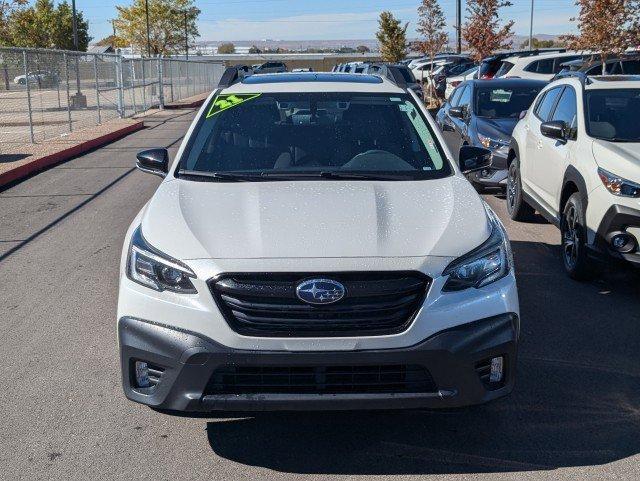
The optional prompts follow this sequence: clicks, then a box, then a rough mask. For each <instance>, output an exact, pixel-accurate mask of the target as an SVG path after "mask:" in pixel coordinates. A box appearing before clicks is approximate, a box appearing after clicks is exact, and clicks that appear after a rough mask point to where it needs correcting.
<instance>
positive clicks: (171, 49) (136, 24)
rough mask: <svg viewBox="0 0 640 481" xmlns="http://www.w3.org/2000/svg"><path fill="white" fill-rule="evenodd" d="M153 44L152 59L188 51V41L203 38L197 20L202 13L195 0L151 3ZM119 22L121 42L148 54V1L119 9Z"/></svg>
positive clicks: (151, 39)
mask: <svg viewBox="0 0 640 481" xmlns="http://www.w3.org/2000/svg"><path fill="white" fill-rule="evenodd" d="M148 2H149V44H150V46H151V54H152V55H172V54H174V53H178V52H180V51H182V50H184V45H185V20H186V37H187V38H186V41H187V43H189V42H190V39H194V38H196V37H199V36H200V34H199V32H198V26H197V24H196V20H197V18H198V15H200V10H199V9H197V8H196V7H194V6H193V3H194V2H193V0H148ZM116 9H117V10H118V18H117V19H116V20H114V22H113V23H114V26H115V28H116V32H117V34H118V41H119V43H120V44H123V45H132V46H133V47H134V48H136V49H137V50H139V51H140V52H146V51H147V26H146V12H145V0H133V3H132V4H131V6H129V7H121V6H116Z"/></svg>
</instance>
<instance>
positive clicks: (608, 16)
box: [563, 0, 640, 74]
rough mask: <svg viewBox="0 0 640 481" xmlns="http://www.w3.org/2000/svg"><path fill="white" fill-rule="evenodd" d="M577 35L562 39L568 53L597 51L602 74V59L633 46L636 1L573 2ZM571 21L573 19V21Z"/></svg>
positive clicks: (566, 36) (604, 70) (596, 0)
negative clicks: (577, 9)
mask: <svg viewBox="0 0 640 481" xmlns="http://www.w3.org/2000/svg"><path fill="white" fill-rule="evenodd" d="M576 5H578V6H579V8H580V13H579V15H578V18H577V21H578V30H579V33H578V35H565V36H564V37H563V38H564V39H565V40H566V41H567V45H568V47H569V48H570V49H572V50H592V51H594V52H598V54H599V56H600V60H601V62H602V73H603V74H604V73H606V69H605V66H606V60H607V58H608V57H610V56H612V55H620V54H622V53H623V52H624V51H625V50H626V49H627V48H628V47H630V46H635V45H636V44H637V41H638V39H637V37H636V35H637V33H636V27H637V25H638V23H637V21H638V11H637V10H638V7H640V2H638V1H631V0H577V1H576ZM573 20H574V21H575V20H576V19H573Z"/></svg>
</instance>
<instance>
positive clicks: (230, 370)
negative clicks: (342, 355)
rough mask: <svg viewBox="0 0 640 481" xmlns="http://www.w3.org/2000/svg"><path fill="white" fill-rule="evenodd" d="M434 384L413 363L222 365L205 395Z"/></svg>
mask: <svg viewBox="0 0 640 481" xmlns="http://www.w3.org/2000/svg"><path fill="white" fill-rule="evenodd" d="M436 391H437V387H436V385H435V383H434V381H433V378H432V377H431V375H430V374H429V371H427V370H426V369H424V368H423V367H422V366H417V365H382V366H300V367H291V366H285V367H271V366H270V367H264V366H262V367H245V366H243V367H238V366H223V367H220V368H218V369H217V370H216V371H215V372H214V373H213V376H212V377H211V380H210V382H209V384H208V386H207V388H206V390H205V395H215V394H266V393H271V394H340V393H356V394H357V393H361V394H365V393H425V392H436Z"/></svg>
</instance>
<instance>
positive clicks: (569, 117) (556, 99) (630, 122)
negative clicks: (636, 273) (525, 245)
mask: <svg viewBox="0 0 640 481" xmlns="http://www.w3.org/2000/svg"><path fill="white" fill-rule="evenodd" d="M639 112H640V78H638V77H615V76H610V77H568V78H565V79H562V80H559V81H556V82H553V83H552V84H550V85H549V86H547V87H546V88H545V89H544V90H543V91H542V92H541V93H540V95H539V96H538V97H537V99H536V100H535V101H534V103H533V106H532V107H531V109H530V110H529V111H528V112H527V114H526V116H525V117H524V118H523V119H522V120H521V121H520V122H519V123H518V125H517V126H516V128H515V130H514V131H513V138H512V143H511V148H510V153H509V157H508V164H509V176H508V179H507V182H508V183H507V208H508V211H509V213H510V215H511V217H512V218H513V219H516V220H525V219H526V218H528V217H530V216H531V214H533V211H534V209H535V210H538V211H539V212H540V214H542V215H543V216H544V217H546V218H547V219H549V220H550V221H551V222H553V223H555V224H556V225H558V226H559V227H560V230H561V233H562V236H561V237H562V252H563V256H562V257H563V261H564V265H565V268H566V270H567V272H568V273H569V275H570V276H571V277H573V278H576V279H584V278H587V277H589V276H590V275H591V274H592V273H593V271H594V267H596V266H597V264H594V263H593V262H592V258H593V257H594V255H596V256H598V255H601V254H610V255H612V256H614V257H617V258H620V259H624V260H626V261H628V262H630V263H632V264H635V265H636V266H639V265H640V253H639V251H638V241H639V240H640V122H638V113H639Z"/></svg>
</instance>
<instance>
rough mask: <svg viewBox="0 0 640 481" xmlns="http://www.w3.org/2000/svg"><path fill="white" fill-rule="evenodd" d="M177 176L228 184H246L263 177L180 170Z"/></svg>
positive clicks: (238, 173)
mask: <svg viewBox="0 0 640 481" xmlns="http://www.w3.org/2000/svg"><path fill="white" fill-rule="evenodd" d="M178 174H180V175H184V176H187V177H199V178H205V179H211V180H222V181H229V182H247V181H254V180H262V179H263V176H262V175H260V174H245V173H241V172H206V171H200V170H180V171H178Z"/></svg>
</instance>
